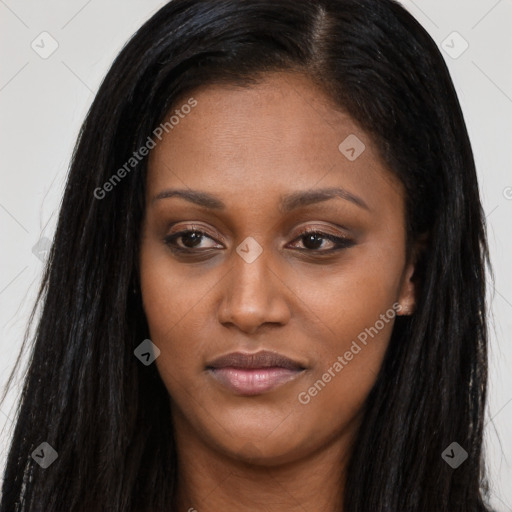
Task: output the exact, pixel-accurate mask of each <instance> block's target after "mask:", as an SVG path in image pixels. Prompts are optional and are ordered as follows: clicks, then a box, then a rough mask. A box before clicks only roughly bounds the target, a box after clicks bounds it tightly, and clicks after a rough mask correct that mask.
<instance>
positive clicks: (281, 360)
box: [206, 350, 304, 370]
mask: <svg viewBox="0 0 512 512" xmlns="http://www.w3.org/2000/svg"><path fill="white" fill-rule="evenodd" d="M228 367H231V368H248V369H251V368H275V367H279V368H287V369H290V370H304V366H302V365H301V364H300V363H298V362H297V361H294V360H292V359H290V358H288V357H286V356H283V355H282V354H279V353H277V352H272V351H269V350H262V351H260V352H255V353H253V354H249V353H244V352H231V353H230V354H226V355H224V356H220V357H217V358H216V359H214V360H213V361H211V362H209V363H207V365H206V368H207V369H218V368H228Z"/></svg>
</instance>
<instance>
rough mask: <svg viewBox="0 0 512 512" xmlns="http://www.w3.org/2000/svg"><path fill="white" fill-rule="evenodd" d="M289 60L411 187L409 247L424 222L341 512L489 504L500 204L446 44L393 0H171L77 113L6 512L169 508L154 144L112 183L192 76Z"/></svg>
mask: <svg viewBox="0 0 512 512" xmlns="http://www.w3.org/2000/svg"><path fill="white" fill-rule="evenodd" d="M277 70H290V71H297V72H302V73H305V74H307V76H309V77H310V78H311V79H312V80H314V81H315V83H317V84H318V86H319V88H321V90H322V91H323V92H324V93H325V94H326V95H328V97H329V98H331V99H332V100H333V101H334V103H335V104H336V105H338V106H339V107H340V108H342V109H344V110H345V111H346V112H348V113H349V114H350V115H351V116H352V118H353V119H355V120H356V122H358V123H359V124H360V126H361V127H362V128H363V129H364V130H366V131H367V133H369V134H370V136H372V137H373V139H374V140H375V143H376V144H377V146H378V148H379V151H380V155H381V157H382V159H383V161H384V162H385V163H386V164H387V165H388V166H389V168H390V169H391V170H392V171H393V172H394V173H395V174H396V175H397V176H398V177H399V179H400V180H401V181H402V183H403V184H404V186H405V190H406V208H407V236H408V241H409V242H410V243H411V242H412V241H413V240H415V239H417V237H418V236H419V235H421V234H424V233H428V235H429V239H428V243H426V245H425V248H424V251H423V253H422V255H421V256H420V259H419V262H418V271H417V274H418V279H419V281H418V282H421V286H420V290H421V293H420V296H419V299H418V303H417V308H416V312H415V313H414V314H413V315H412V316H409V317H402V318H398V319H397V321H396V324H395V326H394V330H393V334H392V337H391V340H390V345H389V349H388V351H387V354H386V357H385V359H384V362H383V365H382V368H381V371H380V373H379V375H378V378H377V381H376V383H375V386H374V387H373V389H372V391H371V393H370V394H369V396H368V398H367V401H366V406H365V415H364V420H363V423H362V426H361V428H360V431H359V433H358V437H357V439H356V443H355V446H354V450H353V456H352V457H351V460H350V462H349V466H348V477H347V482H346V486H345V495H344V501H345V506H344V511H345V512H369V511H371V512H384V511H386V512H398V511H415V512H418V511H423V512H427V511H428V512H433V511H436V512H448V511H449V512H456V511H460V512H469V511H471V512H476V511H484V510H487V508H486V505H485V501H486V499H487V498H486V494H487V492H488V491H487V488H486V481H485V475H484V465H483V458H482V429H483V417H484V406H485V401H486V382H487V327H486V304H485V269H486V265H489V255H488V248H487V241H486V232H485V218H484V216H483V211H482V207H481V203H480V198H479V192H478V184H477V177H476V172H475V164H474V160H473V154H472V150H471V146H470V141H469V138H468V133H467V130H466V126H465V122H464V118H463V114H462V112H461V109H460V105H459V102H458V99H457V95H456V92H455V89H454V86H453V83H452V80H451V78H450V75H449V72H448V70H447V67H446V65H445V63H444V60H443V58H442V56H441V54H440V52H439V50H438V48H437V46H436V44H435V43H434V41H433V40H432V39H431V37H430V36H429V35H428V34H427V32H426V31H425V30H424V29H423V28H422V27H421V25H420V24H419V23H418V22H417V21H416V20H415V19H414V18H413V17H412V16H411V15H410V14H409V13H408V12H407V11H406V10H405V9H404V8H403V7H401V6H400V4H398V3H397V2H395V1H394V0H244V1H235V0H173V1H171V2H169V3H168V4H167V5H165V6H164V7H163V8H162V9H160V10H159V11H158V12H157V13H156V14H155V15H154V16H153V17H152V18H151V19H150V20H149V21H147V22H146V23H145V24H144V25H143V26H142V27H141V28H140V29H139V30H138V31H137V33H136V34H135V35H134V36H133V37H132V39H131V40H130V41H129V42H128V43H127V44H126V46H125V47H124V48H123V50H122V51H121V53H120V54H119V56H118V57H117V58H116V60H115V62H114V63H113V65H112V67H111V69H110V71H109V72H108V74H107V76H106V77H105V79H104V81H103V83H102V84H101V86H100V89H99V91H98V93H97V95H96V98H95V100H94V102H93V104H92V106H91V108H90V110H89V112H88V115H87V118H86V120H85V122H84V124H83V126H82V129H81V132H80V135H79V138H78V141H77V144H76V147H75V151H74V154H73V158H72V164H71V168H70V172H69V177H68V181H67V185H66V190H65V194H64V198H63V202H62V207H61V210H60V216H59V221H58V226H57V230H56V233H55V237H54V240H53V245H52V248H51V251H50V254H49V258H48V263H47V266H46V268H45V272H44V276H43V282H42V285H41V288H40V291H39V295H38V299H37V303H38V304H42V308H41V315H40V319H39V321H38V326H37V330H36V331H35V336H34V338H35V339H34V346H33V353H32V355H31V359H30V364H29V367H28V374H27V376H26V379H25V382H24V387H23V392H22V397H21V398H22V399H21V401H20V404H19V406H18V409H17V411H16V413H17V421H16V424H15V429H14V436H13V439H12V445H11V447H10V451H9V455H8V461H7V467H6V472H5V477H4V478H5V480H4V484H3V497H2V503H1V507H0V510H1V512H14V511H18V512H21V511H45V512H57V511H59V512H60V511H62V510H69V511H73V512H82V511H83V512H85V511H87V512H91V511H100V510H101V511H116V512H129V511H130V512H131V511H157V510H158V511H160V510H169V509H171V510H172V508H170V507H172V506H173V505H172V504H173V503H174V495H175V492H176V482H177V476H178V474H177V458H176V451H175V445H174V439H173V430H172V423H171V415H170V405H169V399H168V393H167V391H166V388H165V386H164V385H163V382H162V380H161V379H160V376H159V374H158V371H157V369H156V365H150V366H145V365H143V364H141V363H140V361H138V360H137V358H136V357H135V356H134V354H133V351H134V349H135V347H137V346H138V345H139V344H140V343H141V341H142V340H144V339H145V338H148V337H149V332H148V326H147V322H146V319H145V316H144V313H143V309H142V304H141V296H140V290H139V285H138V275H139V274H138V248H139V238H140V227H141V221H142V218H143V214H144V208H145V201H144V195H145V175H146V164H147V158H142V159H141V161H140V162H139V163H138V164H137V165H136V166H134V168H133V169H132V170H131V171H130V172H129V173H127V174H129V175H126V176H124V177H123V179H121V180H119V181H118V182H117V181H116V183H115V186H113V188H114V189H113V190H111V191H110V192H109V193H108V194H106V195H105V196H104V197H102V198H98V194H97V193H96V195H95V190H98V188H99V187H100V188H101V187H103V186H104V184H105V183H106V182H107V181H108V180H109V179H111V177H112V175H113V174H115V173H116V172H117V170H118V169H120V168H122V167H123V165H125V164H126V162H127V161H129V159H130V157H132V155H133V153H134V152H135V151H137V150H138V149H139V148H141V147H142V146H144V145H145V144H146V141H147V139H148V137H149V136H152V134H153V132H154V130H155V128H156V127H158V125H159V124H160V123H161V122H162V121H163V120H165V119H166V116H167V115H169V110H170V109H171V108H174V106H176V105H177V104H178V103H177V102H178V100H179V99H181V100H182V99H183V98H188V97H189V96H191V92H192V91H193V90H194V89H195V88H197V87H199V86H202V85H205V84H212V83H225V84H233V85H238V86H242V87H243V86H248V85H250V84H251V83H256V82H257V81H258V80H259V79H260V78H261V77H264V74H265V73H266V72H271V71H277ZM125 168H126V167H125ZM32 318H33V317H31V321H32ZM26 339H27V338H26ZM26 339H25V341H26ZM24 346H25V343H24ZM11 378H12V374H11ZM10 382H11V379H9V383H10ZM41 442H47V443H48V444H50V445H51V446H52V447H53V448H55V450H56V451H57V452H58V458H57V460H56V461H55V462H54V463H53V464H52V465H50V466H49V467H48V468H46V469H43V468H42V467H40V466H39V464H37V463H36V462H35V460H34V458H33V457H32V456H31V454H32V453H33V451H34V450H35V449H36V448H37V447H38V446H39V445H40V444H41ZM453 442H457V443H458V444H459V445H460V446H461V447H462V448H463V449H464V450H465V451H466V452H467V453H468V458H467V460H466V461H465V462H463V463H462V464H461V465H460V466H459V467H458V468H457V469H453V468H452V467H451V466H450V465H449V464H447V463H446V462H445V460H443V458H442V456H441V455H442V453H443V452H444V450H445V449H446V448H447V447H449V445H450V444H451V443H453Z"/></svg>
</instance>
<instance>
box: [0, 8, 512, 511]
mask: <svg viewBox="0 0 512 512" xmlns="http://www.w3.org/2000/svg"><path fill="white" fill-rule="evenodd" d="M164 3H165V2H162V1H155V0H144V1H143V0H109V1H108V2H105V1H103V2H100V1H99V0H88V1H87V0H85V1H84V0H82V1H78V0H72V1H69V0H67V1H64V0H60V1H57V0H48V1H45V2H41V1H36V0H5V1H4V0H0V38H1V45H0V48H1V50H0V51H1V54H0V61H1V65H0V116H1V117H0V120H1V121H0V127H1V130H2V131H1V135H2V136H1V138H0V141H1V142H0V154H1V161H0V162H1V187H0V227H1V230H0V233H1V234H0V237H1V247H2V250H1V253H0V255H1V256H0V257H1V260H0V332H1V337H0V353H1V357H0V386H3V384H4V383H5V380H6V378H7V374H8V372H9V371H10V369H11V368H12V367H13V365H14V360H15V357H16V356H17V354H18V351H19V348H20V346H21V341H22V336H23V332H24V328H25V326H26V324H27V320H28V315H29V312H30V308H31V306H32V304H33V301H34V298H35V293H36V291H37V288H38V285H39V282H40V278H41V272H42V261H41V260H42V259H44V251H45V247H46V246H47V243H48V240H50V239H51V238H52V236H53V232H54V229H55V222H56V216H57V212H58V208H59V205H60V200H61V196H62V192H63V185H64V183H65V177H66V173H67V166H68V163H69V158H70V156H71V151H72V148H73V144H74V142H75V139H76V136H77V133H78V129H79V127H80V124H81V122H82V120H83V118H84V116H85V113H86V111H87V109H88V107H89V105H90V103H91V102H92V100H93V98H94V94H95V91H96V90H97V88H98V86H99V83H100V81H101V79H102V78H103V76H104V75H105V73H106V72H107V70H108V68H109V66H110V64H111V62H112V60H113V58H114V57H115V56H116V55H117V53H118V52H119V51H120V49H121V48H122V46H123V44H124V43H125V41H126V40H127V39H128V37H129V36H130V35H131V34H132V33H133V32H134V31H135V30H136V29H137V28H138V27H139V26H140V25H141V24H142V22H143V21H145V20H146V19H147V18H148V17H150V16H151V15H152V14H153V13H154V12H155V11H156V10H158V8H159V7H160V6H162V5H163V4H164ZM403 4H404V6H405V7H406V8H407V9H408V10H409V11H410V12H411V13H412V14H413V15H414V16H415V17H416V18H417V19H418V21H419V22H420V23H421V24H422V25H423V26H424V27H425V28H426V29H427V30H428V32H429V33H430V34H431V36H432V37H433V39H434V40H435V41H436V42H437V43H438V45H439V46H440V48H441V49H442V53H443V55H444V57H445V60H446V62H447V64H448V66H449V69H450V72H451V74H452V77H453V80H454V82H455V86H456V89H457V92H458V94H459V99H460V101H461V104H462V109H463V111H464V114H465V119H466V122H467V125H468V130H469V133H470V137H471V141H472V144H473V149H474V152H475V157H476V161H477V167H478V173H479V180H480V187H481V194H482V199H483V204H484V208H485V212H486V215H487V222H488V225H489V242H490V247H491V256H492V262H493V266H494V270H495V275H496V288H495V289H491V290H490V293H489V303H490V304H491V308H492V317H491V318H490V334H491V347H490V394H489V404H488V411H487V419H486V421H487V423H486V441H485V449H486V451H487V460H488V465H489V471H490V477H491V478H490V479H491V488H492V494H493V504H494V506H495V507H496V509H497V510H498V511H499V512H504V511H512V485H511V484H510V482H512V426H511V425H512V372H511V369H512V345H511V333H512V320H511V319H512V270H511V265H510V262H511V261H512V242H511V236H510V234H511V231H510V227H511V224H512V223H511V220H512V172H511V165H510V164H511V156H512V150H511V147H512V137H511V135H512V133H511V132H512V127H511V123H510V114H511V111H512V76H511V70H512V68H511V65H510V63H511V62H512V44H511V43H512V36H511V32H512V30H511V28H512V27H511V23H510V22H511V21H512V0H471V1H462V0H458V1H453V0H450V1H446V0H423V1H421V3H420V0H415V1H411V0H404V1H403ZM43 32H48V34H49V35H41V33H43ZM453 32H457V33H458V34H455V35H454V34H453ZM56 44H58V47H57V49H56V50H55V51H54V53H52V54H51V55H49V56H48V55H46V54H45V52H46V53H49V52H50V50H51V49H52V45H54V46H55V45H56ZM31 45H32V46H31ZM466 45H468V48H467V49H466V50H465V51H463V50H464V49H465V47H466ZM43 57H46V58H43ZM507 263H508V265H507ZM24 361H26V357H25V358H24ZM19 376H21V374H19ZM19 384H20V377H18V380H17V388H15V390H14V391H13V392H12V393H10V394H9V395H8V399H7V400H6V401H5V402H4V404H3V405H2V408H1V410H0V434H1V435H0V467H1V468H3V465H4V463H5V455H6V449H7V444H8V441H9V439H10V436H11V431H12V426H13V423H12V420H11V417H12V406H13V405H14V404H15V403H16V400H17V392H18V391H17V390H19ZM41 441H44V439H41ZM440 456H441V454H440ZM1 468H0V472H3V469H1ZM507 484H508V485H507Z"/></svg>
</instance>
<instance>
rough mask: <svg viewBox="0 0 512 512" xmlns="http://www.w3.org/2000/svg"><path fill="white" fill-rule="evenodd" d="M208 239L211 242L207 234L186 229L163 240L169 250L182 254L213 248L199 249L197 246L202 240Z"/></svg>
mask: <svg viewBox="0 0 512 512" xmlns="http://www.w3.org/2000/svg"><path fill="white" fill-rule="evenodd" d="M205 238H208V239H210V240H213V238H211V237H210V236H209V235H208V234H207V233H205V232H204V231H200V230H198V229H187V230H183V231H179V232H178V233H174V234H172V235H169V236H167V237H165V238H164V242H165V244H167V245H168V246H169V247H170V248H171V249H173V250H176V251H183V252H187V251H190V252H193V251H202V250H205V249H212V248H213V247H204V248H200V247H199V245H200V244H201V242H202V241H203V239H205Z"/></svg>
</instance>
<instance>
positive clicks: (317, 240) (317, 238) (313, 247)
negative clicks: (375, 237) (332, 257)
mask: <svg viewBox="0 0 512 512" xmlns="http://www.w3.org/2000/svg"><path fill="white" fill-rule="evenodd" d="M296 240H302V244H303V246H304V249H300V248H299V250H302V251H312V252H331V251H337V250H339V249H345V248H348V247H351V246H353V245H354V244H355V242H354V240H352V239H350V238H345V237H339V236H335V235H331V234H329V233H324V232H322V231H318V230H306V231H303V232H302V233H301V234H300V236H299V237H297V238H296ZM325 240H328V241H329V242H330V244H331V246H330V247H327V248H325ZM319 249H320V250H319Z"/></svg>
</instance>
